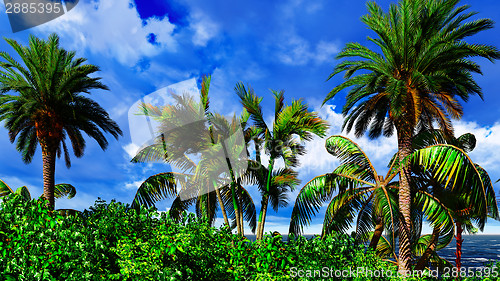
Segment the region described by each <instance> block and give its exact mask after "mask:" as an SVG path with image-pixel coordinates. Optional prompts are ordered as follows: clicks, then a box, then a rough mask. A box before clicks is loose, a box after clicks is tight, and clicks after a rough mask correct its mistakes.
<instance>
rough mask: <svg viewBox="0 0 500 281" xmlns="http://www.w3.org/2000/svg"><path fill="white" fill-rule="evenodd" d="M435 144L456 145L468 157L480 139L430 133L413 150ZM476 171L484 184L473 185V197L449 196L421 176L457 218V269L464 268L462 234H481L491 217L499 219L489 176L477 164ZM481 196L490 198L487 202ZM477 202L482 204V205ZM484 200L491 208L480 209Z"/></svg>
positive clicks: (420, 136) (417, 138)
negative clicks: (462, 263)
mask: <svg viewBox="0 0 500 281" xmlns="http://www.w3.org/2000/svg"><path fill="white" fill-rule="evenodd" d="M435 144H449V145H453V146H455V147H457V148H459V149H461V150H462V151H463V152H464V153H468V152H470V151H472V150H473V149H474V147H475V146H476V138H475V136H474V135H473V134H470V133H467V134H463V135H461V136H459V137H458V138H455V137H454V136H448V135H445V134H444V133H443V132H442V131H441V130H427V131H422V132H420V133H419V134H418V135H417V136H415V139H414V140H413V148H414V149H417V150H418V149H423V148H425V147H427V146H431V145H435ZM475 168H476V169H477V171H478V172H479V174H480V176H481V181H480V182H478V181H476V182H472V183H476V184H477V185H475V186H469V189H470V191H469V193H456V192H449V191H448V190H447V189H446V188H444V187H443V186H442V185H439V184H436V181H435V180H433V179H432V178H431V177H429V175H428V174H427V175H425V173H420V177H421V178H422V181H423V182H427V185H428V187H432V188H431V189H430V190H429V192H432V193H433V194H434V196H436V197H437V198H439V200H440V201H441V202H443V204H445V205H446V206H447V208H449V209H450V211H451V212H452V214H453V218H454V220H455V225H456V236H455V238H456V253H455V254H456V260H455V265H456V267H457V268H460V266H461V249H462V242H463V240H462V232H463V230H464V226H465V229H466V230H467V231H468V232H469V233H473V232H475V231H477V230H478V229H479V230H480V231H482V230H483V229H484V225H485V223H486V220H487V218H488V217H491V218H493V219H499V213H498V206H497V202H496V198H495V192H494V189H493V185H492V184H491V180H490V178H489V176H488V173H487V172H486V171H485V170H484V169H483V168H482V167H481V166H479V165H477V164H475ZM481 194H483V195H484V196H486V199H484V197H483V196H481ZM478 195H479V196H478ZM476 200H479V202H477V201H476ZM484 200H486V202H487V208H478V206H482V204H481V201H484ZM474 225H475V226H476V227H477V228H476V227H475V226H474Z"/></svg>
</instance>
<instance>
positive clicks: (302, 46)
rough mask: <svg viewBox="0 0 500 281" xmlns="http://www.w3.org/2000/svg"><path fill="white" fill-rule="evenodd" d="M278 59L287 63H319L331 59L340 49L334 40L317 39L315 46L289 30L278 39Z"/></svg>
mask: <svg viewBox="0 0 500 281" xmlns="http://www.w3.org/2000/svg"><path fill="white" fill-rule="evenodd" d="M279 41H280V42H281V43H280V44H279V45H278V54H277V57H278V59H279V60H280V61H281V62H282V63H284V64H288V65H305V64H308V63H310V62H315V63H317V64H321V63H324V62H327V61H329V60H332V59H333V56H334V54H336V53H338V52H339V50H340V47H339V44H338V43H335V42H327V41H319V42H318V43H317V44H316V45H315V46H312V47H311V44H310V43H309V42H308V41H307V40H305V39H304V38H302V37H300V36H299V35H297V34H295V32H293V31H290V32H287V33H286V34H284V36H283V37H282V38H281V40H279Z"/></svg>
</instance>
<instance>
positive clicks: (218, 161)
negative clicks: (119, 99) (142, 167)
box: [132, 77, 255, 235]
mask: <svg viewBox="0 0 500 281" xmlns="http://www.w3.org/2000/svg"><path fill="white" fill-rule="evenodd" d="M209 86H210V77H204V79H203V81H202V88H201V91H200V102H199V103H198V102H195V101H194V100H193V99H192V98H191V97H189V96H186V95H184V96H179V95H175V94H172V96H173V97H174V99H175V100H176V102H177V104H176V105H167V106H164V107H162V108H159V107H157V106H153V105H150V104H143V105H142V106H141V109H142V114H144V115H147V116H149V117H151V118H153V119H155V120H157V121H158V122H159V123H160V128H159V129H160V130H161V131H162V132H164V133H162V134H161V135H160V136H158V137H157V139H156V141H155V143H154V144H152V145H150V146H147V147H145V148H143V149H142V150H141V151H140V152H139V153H138V154H137V155H136V156H135V157H134V159H132V162H146V161H151V160H163V161H166V162H167V163H170V164H173V165H174V166H176V167H177V168H179V169H180V170H181V172H180V173H175V172H168V173H161V174H158V175H154V176H152V177H150V178H148V179H147V180H146V181H144V183H143V184H142V185H141V186H140V187H139V189H138V191H137V194H136V196H135V199H134V203H133V206H138V205H139V204H143V205H146V206H150V205H154V202H156V201H158V200H160V199H162V198H166V197H175V199H174V202H173V203H172V208H171V213H172V214H173V215H174V216H177V215H180V213H182V211H184V210H187V209H188V208H189V206H192V205H193V204H196V211H197V214H198V215H199V216H204V217H206V218H207V219H208V221H209V222H210V223H212V222H213V220H214V218H215V214H216V208H217V205H216V204H215V202H216V200H217V201H218V206H219V207H220V208H221V211H222V215H223V217H224V221H225V223H226V225H228V226H230V223H229V216H234V218H235V222H236V225H237V229H238V233H239V234H241V235H242V234H243V226H242V223H243V218H242V217H243V216H244V217H245V219H247V220H248V221H249V222H250V225H251V227H252V229H254V226H252V225H253V224H254V223H253V221H255V207H254V205H253V201H252V200H251V198H250V196H249V194H248V192H247V191H246V190H245V189H244V188H243V187H242V186H241V185H240V184H239V183H238V181H237V177H239V176H241V174H242V171H240V170H238V169H237V168H238V166H236V167H234V168H232V166H231V165H233V164H234V162H231V161H229V159H228V155H232V156H239V155H241V152H242V151H243V150H244V149H245V145H244V140H243V136H242V137H241V140H240V141H241V144H238V143H237V141H238V140H237V139H235V138H234V135H236V134H235V133H236V132H237V131H238V128H239V127H240V126H241V120H239V119H238V118H233V119H232V120H231V121H230V122H229V121H228V120H227V119H225V118H224V117H223V116H221V115H219V114H214V113H211V112H210V111H209V99H208V90H209ZM226 143H227V144H228V145H226ZM201 152H202V153H201ZM196 153H201V159H200V160H199V161H198V162H197V163H196V162H195V161H193V160H192V159H191V158H190V154H196ZM221 155H222V157H221ZM230 160H234V159H230ZM246 160H247V159H246V158H244V161H245V162H246ZM228 161H229V162H228ZM228 168H229V169H228ZM228 170H229V172H228ZM235 173H238V175H235ZM227 174H230V175H227ZM229 177H230V178H229ZM227 178H229V180H227ZM177 185H180V186H182V187H184V188H183V192H184V194H183V195H184V196H181V195H182V194H180V193H179V190H177ZM227 190H230V192H229V193H228V192H227ZM214 191H215V192H214ZM187 193H191V194H187ZM214 196H216V198H217V199H215V198H213V197H214ZM187 197H191V198H190V199H187ZM227 198H231V200H230V202H229V201H228V200H226V199H227ZM240 205H241V208H240ZM226 209H228V210H227V211H226ZM241 209H244V210H245V211H243V210H241ZM228 213H230V214H229V216H228ZM240 215H241V218H240Z"/></svg>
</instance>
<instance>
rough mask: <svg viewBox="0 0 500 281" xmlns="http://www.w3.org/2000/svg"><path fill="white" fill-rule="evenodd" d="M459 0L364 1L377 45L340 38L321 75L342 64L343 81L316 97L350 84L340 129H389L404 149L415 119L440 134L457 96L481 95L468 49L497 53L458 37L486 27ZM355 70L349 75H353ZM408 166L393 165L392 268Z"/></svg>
mask: <svg viewBox="0 0 500 281" xmlns="http://www.w3.org/2000/svg"><path fill="white" fill-rule="evenodd" d="M458 3H459V0H446V1H441V0H426V1H424V0H418V1H417V0H400V1H399V2H398V3H397V4H391V6H390V8H389V11H388V12H387V13H386V12H384V11H383V10H382V8H381V7H380V6H378V5H377V4H376V3H375V2H368V4H367V6H368V12H369V13H368V15H366V16H363V17H362V21H363V23H365V24H366V25H367V26H368V28H369V29H371V30H372V31H374V32H375V33H376V35H377V37H376V38H370V37H369V38H368V40H370V41H371V42H372V43H374V44H375V45H377V46H378V47H379V48H380V52H376V51H374V50H371V49H369V48H368V47H366V46H363V45H361V44H359V43H348V44H347V45H346V46H345V48H344V49H343V50H342V51H341V52H340V53H339V54H338V56H337V58H348V59H353V60H345V61H343V62H341V63H339V64H338V65H337V66H336V67H335V69H334V71H333V72H332V73H331V75H330V77H329V78H332V77H333V76H335V75H337V74H339V73H342V72H344V74H345V75H344V78H345V79H346V81H345V82H343V83H342V84H340V85H338V86H336V87H335V88H333V90H332V91H330V93H329V94H328V95H327V96H326V98H325V100H324V102H327V101H328V100H330V99H332V98H334V97H335V96H336V95H337V94H338V93H339V92H341V91H342V90H344V89H346V88H350V91H349V93H348V94H347V97H346V103H345V105H344V108H343V110H342V113H343V114H344V115H346V116H347V117H346V119H345V122H344V129H346V130H347V131H348V132H349V131H350V130H351V129H354V131H355V133H356V136H361V135H363V134H364V133H365V132H366V131H367V130H368V131H369V136H370V137H371V138H375V137H379V136H380V135H381V134H383V135H384V136H391V135H392V134H393V132H394V131H395V132H396V135H397V140H398V152H399V153H398V157H399V160H400V161H402V160H403V159H404V158H405V157H407V156H408V155H410V154H411V153H412V150H411V145H412V139H413V136H414V135H415V129H416V128H417V127H422V128H432V127H433V123H434V122H436V123H437V124H438V125H439V127H440V128H441V129H442V130H443V131H445V132H446V133H447V134H451V133H452V130H453V127H452V125H451V122H450V119H451V118H454V119H458V118H460V117H461V116H462V114H463V110H462V106H461V105H460V103H459V99H462V100H464V101H467V100H468V98H469V96H470V95H475V94H477V95H479V96H480V97H482V92H481V88H480V87H479V86H478V85H477V83H476V82H475V81H474V79H473V77H472V76H471V73H481V70H480V66H479V65H478V64H477V63H476V62H474V61H473V60H471V58H472V57H483V58H487V59H489V60H490V61H493V60H495V59H498V58H500V52H498V50H497V49H496V48H495V47H492V46H488V45H481V44H471V43H468V42H466V41H465V40H464V39H465V38H466V37H469V36H472V35H474V34H476V33H478V32H481V31H483V30H487V29H490V28H492V26H493V22H492V21H491V20H489V19H479V20H475V21H472V22H466V20H468V19H469V18H470V17H472V16H473V15H474V14H475V13H472V12H468V13H466V10H467V9H468V6H466V5H464V6H457V4H458ZM355 74H357V75H355ZM410 174H411V171H409V170H406V168H405V169H402V170H401V173H400V188H399V206H400V208H401V213H402V215H403V218H404V219H403V221H402V223H401V224H400V228H401V231H400V235H401V236H400V238H399V257H400V258H399V262H400V264H399V270H401V271H407V270H409V269H410V263H411V250H410V235H411V232H412V231H411V212H412V211H411V210H410V206H411V202H412V198H411V190H410V184H411V183H410V180H411V179H410Z"/></svg>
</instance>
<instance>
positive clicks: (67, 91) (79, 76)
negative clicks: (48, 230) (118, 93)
mask: <svg viewBox="0 0 500 281" xmlns="http://www.w3.org/2000/svg"><path fill="white" fill-rule="evenodd" d="M6 41H7V43H9V45H10V46H12V48H14V50H15V51H16V52H17V54H18V55H19V56H20V57H21V59H22V61H23V63H24V65H25V66H22V65H21V64H20V63H19V62H17V61H16V60H14V59H13V58H12V57H11V56H10V55H9V54H7V53H6V52H0V57H1V58H2V59H4V60H5V61H3V62H0V66H1V68H2V69H1V70H0V91H1V92H2V93H4V94H2V95H0V121H3V120H5V127H6V129H7V130H8V131H9V136H10V141H11V142H14V141H15V140H16V138H17V143H16V148H17V150H18V151H20V152H21V153H22V157H23V161H24V162H25V163H30V162H31V161H32V159H33V156H34V154H35V151H36V149H37V146H38V144H40V147H41V149H42V159H43V196H44V197H45V198H46V199H47V200H48V204H49V207H50V208H54V177H55V163H56V162H55V161H56V156H57V157H60V156H61V154H62V153H64V158H65V161H66V166H67V167H68V168H69V167H70V166H71V162H70V158H69V152H68V148H67V145H66V142H65V140H66V138H67V137H68V138H69V139H70V141H71V145H72V147H73V152H74V154H75V156H76V157H81V156H83V153H84V150H85V139H84V137H83V135H82V133H81V131H83V132H85V134H87V136H89V137H91V138H93V139H95V140H96V141H97V143H98V144H99V146H100V147H101V148H102V149H103V150H104V149H106V147H107V146H108V141H107V140H106V137H105V136H104V134H103V132H107V133H110V134H111V135H113V136H114V137H115V138H118V136H119V135H121V134H122V131H121V130H120V128H119V127H118V125H117V124H116V123H115V122H114V121H113V120H111V118H110V117H109V115H108V113H107V112H106V111H105V110H104V109H103V108H102V107H101V106H100V105H99V104H98V103H96V102H95V101H93V100H92V99H90V98H88V97H85V96H84V95H82V94H83V93H86V94H89V93H90V90H92V89H103V90H108V88H107V87H106V86H105V85H104V84H102V83H101V82H100V81H99V80H100V78H93V77H89V75H91V74H93V73H95V72H97V71H99V68H98V67H97V66H95V65H92V64H84V63H85V61H86V60H85V59H84V58H75V52H68V51H66V50H64V49H62V48H60V47H59V37H58V36H57V35H55V34H53V35H51V36H50V37H49V39H48V40H47V41H45V40H42V39H39V38H36V37H34V36H30V39H29V46H27V47H25V46H22V45H20V44H19V43H18V42H17V41H15V40H11V39H6ZM9 91H12V92H15V93H17V94H18V95H7V94H5V93H7V92H9Z"/></svg>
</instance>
